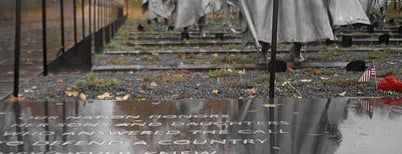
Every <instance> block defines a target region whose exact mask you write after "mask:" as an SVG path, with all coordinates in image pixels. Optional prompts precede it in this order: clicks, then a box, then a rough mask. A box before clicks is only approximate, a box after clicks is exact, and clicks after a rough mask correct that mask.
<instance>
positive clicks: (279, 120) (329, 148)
mask: <svg viewBox="0 0 402 154" xmlns="http://www.w3.org/2000/svg"><path fill="white" fill-rule="evenodd" d="M275 101H276V102H279V103H280V104H281V105H279V107H275V108H266V107H263V106H261V104H263V103H266V102H267V101H265V100H264V99H255V100H253V101H252V102H247V103H244V104H243V105H242V106H241V108H240V111H239V115H240V116H239V117H238V118H237V120H239V121H254V122H256V121H258V122H260V124H257V123H254V124H253V125H241V126H231V127H230V128H229V131H230V132H231V133H230V134H233V135H232V136H231V137H232V138H244V139H250V138H251V139H255V140H256V139H260V140H264V139H267V140H266V142H265V143H264V144H247V145H241V146H236V151H237V152H238V153H250V154H251V153H252V154H255V153H272V152H270V151H271V150H272V148H273V147H278V148H280V151H279V153H293V154H298V153H300V154H304V153H309V154H321V153H334V152H335V151H336V149H337V148H338V146H339V144H340V142H341V141H342V134H341V133H340V130H339V128H338V125H339V124H340V123H341V122H342V121H343V120H344V119H345V118H346V115H347V114H346V113H347V104H348V101H346V100H344V99H334V100H331V99H329V100H327V99H303V100H299V99H277V100H275ZM242 113H244V115H243V114H242ZM271 115H274V117H270V116H271ZM261 123H264V124H271V125H261ZM249 129H252V130H263V131H265V132H270V131H271V134H269V133H267V134H263V133H256V134H250V135H243V134H241V135H240V134H239V133H238V132H239V130H249ZM273 132H274V133H273Z"/></svg>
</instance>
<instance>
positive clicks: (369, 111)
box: [359, 99, 373, 119]
mask: <svg viewBox="0 0 402 154" xmlns="http://www.w3.org/2000/svg"><path fill="white" fill-rule="evenodd" d="M359 104H360V106H361V108H362V109H363V110H364V111H365V112H366V113H367V114H368V116H369V117H370V119H371V118H373V106H372V105H371V103H370V100H367V99H360V100H359Z"/></svg>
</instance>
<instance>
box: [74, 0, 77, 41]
mask: <svg viewBox="0 0 402 154" xmlns="http://www.w3.org/2000/svg"><path fill="white" fill-rule="evenodd" d="M73 20H74V21H73V23H74V46H77V0H73Z"/></svg>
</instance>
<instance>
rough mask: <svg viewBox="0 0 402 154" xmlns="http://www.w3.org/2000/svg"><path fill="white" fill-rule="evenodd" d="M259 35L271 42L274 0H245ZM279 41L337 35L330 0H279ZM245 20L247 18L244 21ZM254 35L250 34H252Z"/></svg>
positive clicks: (315, 38)
mask: <svg viewBox="0 0 402 154" xmlns="http://www.w3.org/2000/svg"><path fill="white" fill-rule="evenodd" d="M244 2H245V4H246V6H244V7H247V8H248V10H249V12H250V14H251V18H252V21H253V24H254V26H255V29H256V32H257V39H258V40H259V41H262V42H266V43H271V37H272V36H271V35H272V10H273V0H244ZM278 2H279V23H278V43H283V42H312V41H317V40H321V39H331V40H333V39H334V34H333V31H332V28H331V24H330V15H329V10H328V8H329V6H328V0H279V1H278ZM243 24H244V21H243ZM249 36H250V35H249Z"/></svg>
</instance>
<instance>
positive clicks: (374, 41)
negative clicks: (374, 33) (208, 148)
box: [126, 38, 402, 46]
mask: <svg viewBox="0 0 402 154" xmlns="http://www.w3.org/2000/svg"><path fill="white" fill-rule="evenodd" d="M352 40H353V44H355V45H361V44H373V45H374V44H379V43H378V42H379V39H373V38H368V39H367V38H364V39H352ZM241 43H242V41H241V40H237V39H236V40H223V41H217V40H196V41H193V40H187V41H152V42H150V41H147V42H139V41H129V42H127V43H126V44H127V45H128V46H186V45H187V46H216V45H230V44H241ZM326 43H327V42H326V41H316V42H310V43H307V44H310V45H321V44H326ZM334 43H337V44H339V45H340V44H341V43H342V39H341V38H340V39H338V40H336V41H334ZM389 44H390V45H400V44H402V38H390V39H389Z"/></svg>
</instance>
